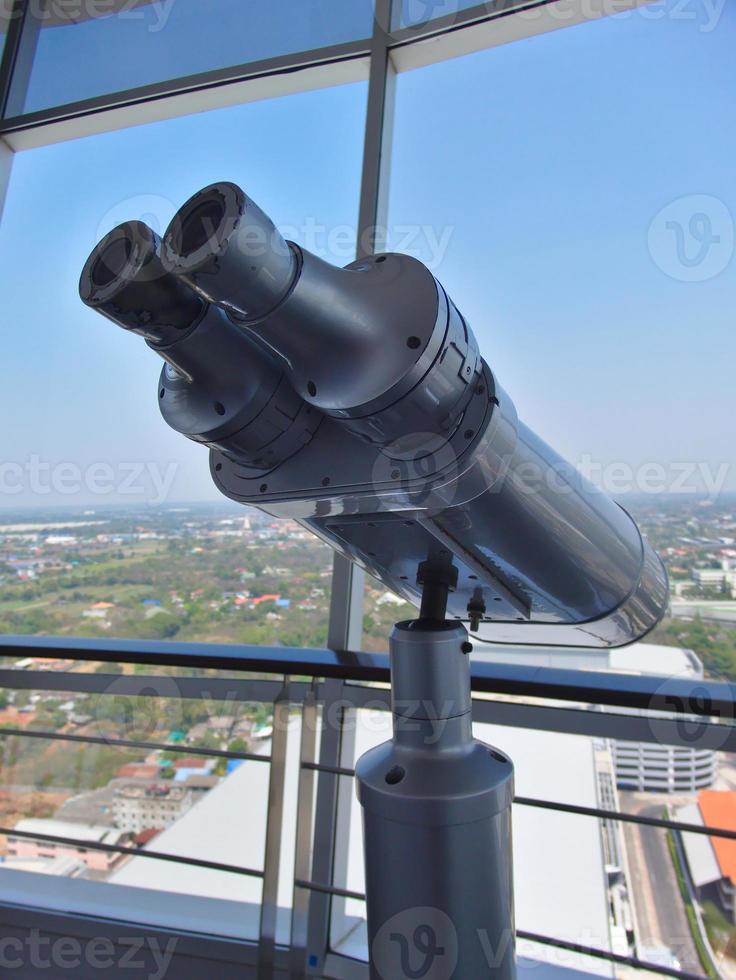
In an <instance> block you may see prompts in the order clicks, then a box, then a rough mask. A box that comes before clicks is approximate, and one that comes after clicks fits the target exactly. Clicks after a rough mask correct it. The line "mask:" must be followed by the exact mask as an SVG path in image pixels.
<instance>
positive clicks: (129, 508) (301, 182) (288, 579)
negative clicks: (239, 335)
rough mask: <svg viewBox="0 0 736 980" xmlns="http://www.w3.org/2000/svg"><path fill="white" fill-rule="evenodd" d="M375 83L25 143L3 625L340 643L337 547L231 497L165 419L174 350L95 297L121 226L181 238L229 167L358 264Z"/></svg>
mask: <svg viewBox="0 0 736 980" xmlns="http://www.w3.org/2000/svg"><path fill="white" fill-rule="evenodd" d="M366 89H367V86H366V85H365V84H363V83H361V84H356V85H352V86H344V87H339V88H334V89H326V90H322V91H318V92H310V93H304V94H301V95H296V96H289V97H287V98H283V99H276V100H271V101H267V102H261V103H251V104H249V105H246V106H240V107H235V108H229V109H222V110H219V111H217V112H212V113H203V114H200V115H196V116H192V117H188V118H181V119H174V120H168V121H166V122H163V123H156V124H151V125H149V126H143V127H139V128H131V129H126V130H123V131H121V132H116V133H110V134H106V135H101V136H94V137H89V138H87V139H83V140H78V141H73V142H69V143H64V144H57V145H54V146H49V147H46V148H43V149H38V150H31V151H28V152H27V153H23V154H19V155H18V156H17V157H16V159H15V161H14V167H13V173H12V178H11V183H10V187H9V190H8V197H7V202H6V206H5V213H4V216H3V226H2V234H1V235H0V256H1V257H0V267H1V268H2V286H1V288H2V293H3V297H4V301H5V307H4V309H5V331H4V335H5V337H6V343H5V349H4V362H3V367H4V385H3V390H2V395H0V409H1V410H2V412H3V413H5V417H6V418H8V419H9V418H13V419H14V420H15V421H14V424H13V425H12V426H9V427H6V429H5V430H4V438H3V460H2V468H0V632H3V633H25V634H38V633H45V634H66V635H72V636H80V635H82V636H92V637H101V636H105V637H125V636H127V637H137V638H152V639H153V638H158V639H177V640H187V639H190V640H205V639H209V640H212V641H213V642H233V643H265V644H268V643H276V644H279V645H286V646H324V645H325V643H326V638H327V620H328V607H329V599H330V577H331V567H332V554H331V551H330V549H328V548H327V546H325V545H323V544H321V543H319V542H318V541H317V540H316V539H315V538H313V537H312V536H311V535H310V534H308V533H307V532H306V531H304V530H303V529H302V528H301V527H300V526H299V525H296V524H295V523H293V522H290V521H282V522H278V521H276V520H275V519H273V518H270V517H268V516H266V515H264V514H263V513H261V512H260V511H250V510H248V509H247V508H244V507H241V506H240V505H238V504H235V503H231V502H229V501H227V500H225V499H224V498H222V497H220V496H219V494H218V491H217V490H216V488H215V486H214V483H213V482H212V480H211V477H210V472H209V463H208V454H207V452H206V450H205V449H204V448H203V447H202V446H199V445H197V444H195V443H193V442H190V441H188V440H187V439H185V438H183V437H182V436H179V435H178V434H176V433H175V432H173V431H172V430H171V429H169V428H168V426H167V425H166V424H165V423H164V421H163V419H162V418H161V415H160V412H159V407H158V397H157V394H158V387H157V382H158V377H159V373H160V370H161V367H162V364H161V362H160V360H159V359H158V358H157V357H156V356H155V355H153V354H152V352H151V351H150V350H149V349H147V348H146V345H145V343H143V342H142V341H141V339H140V338H139V337H136V336H134V335H132V334H126V333H125V332H124V331H123V330H120V329H118V328H116V327H115V326H114V325H113V324H111V323H109V322H107V321H105V320H103V319H101V318H100V317H99V316H98V315H97V314H95V313H93V312H92V311H91V310H88V309H87V308H86V307H85V306H83V305H82V303H81V301H80V299H79V296H78V291H77V289H78V287H77V284H78V280H79V274H80V271H81V269H82V266H83V264H84V261H85V259H86V257H87V255H88V253H89V251H90V250H91V249H92V247H93V246H94V245H95V244H96V242H97V241H98V240H99V238H100V237H101V236H102V235H103V234H105V233H106V232H107V231H109V230H110V229H111V228H113V227H114V226H115V225H117V224H119V223H120V222H122V221H125V220H130V219H133V218H137V219H142V220H144V221H147V222H148V223H149V224H150V225H152V226H153V227H154V228H155V230H157V231H158V232H159V233H162V232H163V230H164V229H165V228H166V226H167V224H168V222H169V220H170V218H171V217H172V215H173V214H174V212H175V210H176V209H177V208H178V207H179V206H180V205H181V204H182V203H183V202H184V201H185V200H187V198H188V197H189V196H190V195H191V194H193V193H194V192H195V191H197V190H199V189H200V188H201V187H204V186H205V185H207V184H209V183H212V182H213V181H216V180H222V179H229V180H233V181H235V182H237V183H239V184H241V185H242V186H243V188H244V189H246V190H247V192H248V193H249V194H250V195H252V197H253V198H254V199H255V200H256V201H257V202H258V203H259V204H260V205H261V206H262V207H263V208H264V209H265V210H266V211H267V212H270V213H271V215H273V217H274V219H275V221H276V222H277V224H279V226H280V228H281V230H282V231H283V233H284V234H285V235H286V237H287V238H290V239H292V240H295V241H299V242H300V243H301V244H303V245H304V246H305V247H307V248H309V249H310V250H311V251H316V252H318V253H319V254H321V255H322V256H324V257H325V258H327V259H329V260H331V261H333V262H335V263H339V264H343V265H344V264H347V263H348V262H350V261H352V259H353V258H354V254H355V227H356V221H357V214H358V197H359V183H360V166H361V153H362V140H363V128H364V120H365V102H366ZM295 147H298V148H299V154H298V163H297V161H296V156H295ZM21 406H22V408H21Z"/></svg>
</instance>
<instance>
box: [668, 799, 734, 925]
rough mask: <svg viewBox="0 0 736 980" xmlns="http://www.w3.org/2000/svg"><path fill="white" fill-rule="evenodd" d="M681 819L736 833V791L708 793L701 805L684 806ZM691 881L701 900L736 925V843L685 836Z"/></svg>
mask: <svg viewBox="0 0 736 980" xmlns="http://www.w3.org/2000/svg"><path fill="white" fill-rule="evenodd" d="M677 819H678V820H680V821H682V822H683V823H691V824H698V825H699V826H701V827H718V828H719V829H723V830H732V831H735V832H736V792H733V791H720V790H706V791H704V792H702V793H699V794H698V802H697V803H691V804H689V805H688V806H684V807H681V808H680V809H679V810H678V811H677ZM681 838H682V845H683V848H684V851H685V857H686V859H687V865H688V870H689V872H690V880H691V881H692V884H693V887H694V888H695V890H696V892H697V895H698V898H699V900H700V901H701V902H702V901H706V900H708V899H710V900H711V901H713V902H715V903H716V904H717V905H718V906H720V908H721V909H722V910H723V912H724V913H725V914H726V915H727V916H728V918H729V919H730V920H731V921H732V922H734V923H736V901H734V899H735V897H736V840H728V839H727V838H724V837H706V836H705V834H687V833H685V834H682V835H681Z"/></svg>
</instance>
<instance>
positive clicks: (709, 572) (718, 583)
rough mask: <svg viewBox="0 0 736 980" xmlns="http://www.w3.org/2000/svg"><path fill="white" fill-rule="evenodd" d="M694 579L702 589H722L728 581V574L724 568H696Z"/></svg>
mask: <svg viewBox="0 0 736 980" xmlns="http://www.w3.org/2000/svg"><path fill="white" fill-rule="evenodd" d="M693 579H694V580H695V583H696V584H697V585H699V586H700V587H701V588H702V589H721V588H723V585H724V583H725V581H726V572H725V571H724V570H723V569H722V568H695V569H693Z"/></svg>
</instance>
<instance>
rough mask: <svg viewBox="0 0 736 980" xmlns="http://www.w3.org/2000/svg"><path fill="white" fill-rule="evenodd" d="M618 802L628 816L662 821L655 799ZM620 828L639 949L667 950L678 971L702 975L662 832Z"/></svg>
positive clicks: (630, 796)
mask: <svg viewBox="0 0 736 980" xmlns="http://www.w3.org/2000/svg"><path fill="white" fill-rule="evenodd" d="M619 798H620V802H621V807H622V809H623V810H624V811H625V812H627V813H638V814H641V815H642V816H647V817H661V816H662V809H663V802H656V801H657V800H658V797H656V796H652V795H651V794H646V795H644V794H639V793H626V792H621V791H620V793H619ZM670 802H671V801H670ZM623 828H624V839H625V841H626V849H627V852H628V855H629V871H630V874H631V879H632V880H631V888H632V891H633V894H634V902H635V904H636V913H637V918H638V922H639V935H638V937H637V938H638V940H639V945H640V946H666V947H667V948H668V949H671V950H672V952H673V953H674V954H675V956H676V957H677V959H678V960H679V961H680V966H681V967H682V969H683V970H685V971H687V972H688V973H694V974H698V975H702V973H703V968H702V966H701V965H700V960H699V958H698V954H697V950H696V949H695V943H694V942H693V939H692V934H691V932H690V927H689V925H688V921H687V915H686V913H685V904H684V902H683V900H682V897H681V895H680V888H679V885H678V884H677V878H676V876H675V869H674V867H673V866H672V858H671V857H670V852H669V848H668V847H667V838H666V833H665V831H664V830H660V829H658V828H656V827H643V826H639V825H637V824H628V823H627V824H623Z"/></svg>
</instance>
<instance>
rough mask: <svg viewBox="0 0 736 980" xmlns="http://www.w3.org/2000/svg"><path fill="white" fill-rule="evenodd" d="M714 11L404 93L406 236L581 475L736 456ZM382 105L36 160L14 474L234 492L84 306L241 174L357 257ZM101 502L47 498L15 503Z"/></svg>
mask: <svg viewBox="0 0 736 980" xmlns="http://www.w3.org/2000/svg"><path fill="white" fill-rule="evenodd" d="M678 10H679V13H680V16H676V13H677V11H678ZM658 12H659V14H660V16H656V15H657V13H658ZM689 14H691V15H694V16H687V15H689ZM714 16H715V14H714V8H712V7H709V6H708V5H704V0H697V3H696V0H690V5H689V7H688V6H686V5H683V3H682V0H679V2H678V3H677V5H675V4H674V3H670V4H668V5H661V4H659V5H655V7H653V8H651V10H649V11H648V12H647V15H644V14H643V13H641V12H640V13H632V14H628V15H624V16H619V17H615V18H607V19H604V20H601V21H598V22H595V23H591V24H586V25H582V26H580V27H575V28H571V29H566V30H560V31H556V32H554V33H552V34H547V35H544V36H540V37H536V38H531V39H529V40H527V41H524V42H517V43H514V44H510V45H506V46H504V47H500V48H495V49H493V50H490V51H485V52H481V53H478V54H475V55H471V56H468V57H465V58H462V59H456V60H453V61H449V62H445V63H443V64H439V65H435V66H432V67H430V68H426V69H421V70H417V71H413V72H408V73H406V74H402V75H401V76H400V77H399V85H398V95H397V112H396V137H395V151H394V155H393V167H392V183H391V194H390V216H389V224H390V226H391V227H392V229H393V233H392V239H393V241H394V242H395V243H396V244H402V243H403V244H404V246H405V247H406V248H408V250H410V251H413V252H414V253H415V254H418V255H419V256H420V257H422V258H424V259H425V260H428V261H431V262H432V265H433V271H434V272H435V274H436V275H437V276H438V277H439V278H440V279H441V280H442V281H443V282H444V283H445V285H446V286H447V288H448V290H449V291H450V293H451V295H452V296H453V298H454V299H455V301H456V303H457V304H458V306H459V307H460V308H461V309H462V310H463V311H464V312H465V313H466V314H467V315H468V317H469V318H470V320H471V323H472V325H473V327H474V329H475V331H476V333H477V335H478V337H479V340H480V342H481V348H482V349H483V351H484V354H485V356H486V359H487V360H488V361H489V363H490V364H491V367H492V368H493V370H494V371H495V372H496V374H497V376H498V378H499V380H500V381H501V383H502V384H503V385H504V387H505V388H506V389H507V390H508V391H509V393H510V394H511V395H512V397H513V399H514V401H515V403H516V405H517V408H518V410H519V414H520V416H521V417H522V418H523V419H524V420H525V421H527V422H528V423H529V424H530V425H531V426H532V427H533V428H535V429H537V430H538V431H539V433H540V434H541V435H542V436H543V437H544V438H545V439H546V440H547V441H549V442H550V443H551V444H552V445H553V446H554V447H555V448H557V449H558V450H560V451H561V452H562V453H563V454H564V455H566V456H567V457H568V458H570V459H571V460H573V461H579V460H581V459H583V458H590V459H591V460H592V461H593V462H594V463H600V464H601V465H605V466H610V465H612V464H620V463H623V464H628V465H630V466H632V467H641V466H642V465H643V464H647V463H649V464H651V463H654V464H658V465H660V466H662V467H664V468H666V469H667V468H670V467H671V466H672V465H673V464H677V463H683V462H684V463H693V464H697V463H699V464H707V465H708V466H709V467H712V468H714V469H715V468H718V467H719V466H723V465H724V464H726V465H731V464H733V463H734V459H735V457H736V454H735V453H734V418H735V416H736V413H735V409H736V393H735V392H736V386H735V385H734V383H733V366H734V363H735V362H736V358H735V357H734V355H735V354H736V339H735V332H734V311H735V310H736V302H735V300H736V259H734V257H733V254H732V252H733V249H732V245H731V244H730V239H729V234H732V231H730V230H729V228H731V229H732V224H731V225H730V226H729V222H731V223H732V221H733V217H734V216H736V180H735V178H736V172H735V171H736V129H735V128H734V127H733V118H734V101H735V99H736V96H735V93H736V59H734V58H733V51H734V49H735V47H736V10H734V5H733V4H726V6H725V7H724V8H723V9H722V11H721V13H720V19H719V20H718V23H717V25H716V26H715V28H714V29H712V30H705V27H707V26H709V24H710V22H711V19H712V18H713V17H714ZM365 99H366V85H365V84H356V85H350V86H343V87H340V88H336V89H331V90H325V91H320V92H312V93H305V94H302V95H299V96H290V97H288V98H283V99H278V100H271V101H268V102H261V103H254V104H250V105H246V106H241V107H237V108H232V109H224V110H219V111H217V112H213V113H208V114H200V115H195V116H192V117H190V118H185V119H177V120H170V121H167V122H165V123H158V124H152V125H148V126H144V127H139V128H137V129H128V130H124V131H122V132H119V133H112V134H106V135H103V136H96V137H91V138H88V139H84V140H77V141H74V142H70V143H66V144H60V145H55V146H51V147H47V148H44V149H40V150H33V151H28V152H25V153H22V154H19V155H18V156H17V158H16V160H15V162H14V167H13V175H12V180H11V185H10V189H9V195H8V200H7V204H6V209H5V213H4V216H3V220H2V226H1V227H0V270H1V271H0V276H1V277H2V296H3V300H4V321H5V330H4V338H5V346H4V363H3V367H4V385H3V388H2V394H1V395H0V399H1V403H0V405H1V407H2V411H3V413H4V418H5V419H6V420H9V421H6V425H5V426H4V427H3V445H2V453H1V455H2V461H3V462H4V463H7V462H8V461H11V462H14V463H15V464H18V465H25V462H26V461H27V460H28V458H29V457H30V456H34V457H37V458H38V459H41V460H45V461H48V462H49V463H51V464H54V463H59V462H71V463H72V464H74V465H76V466H77V467H80V468H82V469H84V468H86V467H89V466H91V465H92V464H94V463H97V462H100V461H102V462H105V463H107V464H109V465H111V466H113V467H117V466H119V464H121V463H130V462H154V463H161V464H162V465H167V464H169V463H172V464H175V466H176V471H175V477H174V479H173V484H172V486H171V488H170V490H169V499H175V500H192V499H211V498H212V497H213V496H214V495H215V491H214V489H213V488H212V487H211V486H210V481H209V474H208V468H207V460H206V453H205V452H204V451H203V450H202V449H201V447H198V446H194V445H191V444H188V443H187V442H186V441H185V440H183V439H182V438H181V437H179V436H176V435H175V434H174V433H172V432H170V431H169V430H168V429H167V427H166V426H165V424H164V423H163V421H162V420H161V418H160V415H159V412H158V407H157V400H156V379H157V375H158V371H159V363H158V362H157V359H156V358H155V357H154V356H153V355H152V354H151V353H150V351H148V350H147V349H146V348H145V346H144V345H143V344H142V343H141V342H140V341H139V340H138V339H137V338H135V337H133V336H130V335H126V334H124V333H123V332H122V331H120V330H116V329H115V328H114V327H113V326H112V325H111V324H109V323H108V322H106V321H104V320H102V319H101V318H99V317H97V316H95V315H94V314H93V313H91V312H90V311H88V310H87V309H85V308H84V307H83V306H82V304H81V303H80V301H79V299H78V297H77V291H76V290H77V280H78V275H79V270H80V268H81V265H82V263H83V261H84V259H85V258H86V255H87V254H88V252H89V250H90V249H91V248H92V246H93V245H94V244H95V241H96V240H97V238H98V237H99V236H100V235H102V234H103V233H104V232H105V231H107V230H108V229H109V228H110V227H112V226H113V225H114V224H117V223H118V222H120V221H122V220H125V219H126V218H132V217H139V218H143V219H144V220H149V221H150V222H151V223H152V224H153V225H154V226H158V229H159V230H161V229H162V228H163V227H165V225H166V223H167V222H168V220H169V218H170V217H171V215H172V214H173V212H174V210H175V209H176V207H177V206H178V205H179V204H180V203H181V202H183V200H184V199H185V198H186V197H188V196H189V195H190V194H191V193H193V192H194V191H196V190H197V189H198V188H199V187H201V186H203V185H205V184H207V183H209V182H211V181H213V180H222V179H225V180H234V181H236V182H238V183H240V184H242V186H243V187H244V188H245V189H246V190H247V191H248V193H249V194H250V195H251V196H252V197H254V198H255V200H256V201H258V202H259V203H260V204H261V206H262V207H263V208H264V209H266V210H267V211H269V212H270V213H271V214H272V215H273V217H274V219H275V220H276V222H277V224H280V225H281V226H282V227H284V228H285V229H286V230H287V233H288V234H290V235H292V236H293V237H295V238H296V239H297V240H299V241H301V242H302V244H306V245H310V244H313V243H314V241H315V240H316V242H317V245H318V250H319V251H321V252H322V254H324V255H326V257H328V258H331V259H332V260H333V261H339V262H341V263H345V262H347V261H348V260H349V259H348V257H347V256H346V254H345V252H346V249H347V248H348V246H349V243H350V241H351V234H352V231H354V228H355V223H356V220H357V209H358V194H359V176H360V164H361V157H362V137H363V125H364V113H365ZM672 202H675V204H672ZM668 206H670V210H669V211H667V212H663V209H665V208H666V207H668ZM658 215H660V217H657V216H658ZM703 221H706V222H707V224H705V225H704V224H703V223H702V222H703ZM693 222H694V223H693ZM678 227H679V228H680V232H679V233H678V230H677V229H678ZM426 228H428V229H429V232H427V231H423V230H422V229H426ZM351 230H352V231H351ZM328 231H329V232H330V233H331V237H330V238H328V234H327V232H328ZM678 234H680V235H681V241H680V242H679V248H680V251H679V252H678V251H677V248H678V237H677V236H678ZM704 234H705V235H706V238H705V239H703V235H704ZM713 237H715V238H717V239H719V240H718V241H717V242H716V243H715V244H714V245H712V246H711V245H708V244H707V243H708V242H709V241H710V239H711V238H713ZM437 241H439V242H441V243H444V246H445V247H444V248H439V249H438V247H437V246H436V242H437ZM703 241H705V242H706V244H705V245H704V244H703ZM330 246H331V247H330ZM701 249H703V250H704V251H703V252H702V255H704V256H705V258H704V259H703V261H702V263H699V262H696V261H695V260H696V259H697V258H698V256H699V254H700V250H701ZM683 250H684V251H683ZM683 259H684V261H682V260H683ZM693 277H695V278H697V277H700V278H702V279H703V281H683V280H684V279H688V278H690V279H692V278H693ZM72 482H73V481H72ZM725 488H727V489H736V466H734V467H733V468H732V469H731V471H730V475H729V479H728V482H727V483H726V485H725ZM88 496H89V494H88V492H87V490H85V489H83V490H82V491H81V492H80V493H79V494H68V493H66V494H65V493H61V494H60V493H59V492H58V490H57V489H54V488H53V487H52V488H51V490H50V492H49V493H48V494H47V495H46V496H45V497H44V498H43V499H41V497H40V496H39V495H38V494H37V493H36V494H32V493H30V491H26V490H25V489H24V490H23V491H22V492H21V493H20V494H11V495H7V494H3V495H1V496H0V507H2V506H6V507H17V506H21V505H23V504H34V503H36V504H40V505H43V504H47V503H48V504H50V503H56V502H59V501H60V500H66V501H67V502H69V503H75V502H86V501H87V498H88ZM111 499H113V498H111Z"/></svg>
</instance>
